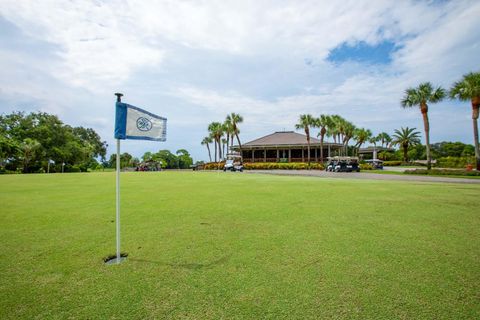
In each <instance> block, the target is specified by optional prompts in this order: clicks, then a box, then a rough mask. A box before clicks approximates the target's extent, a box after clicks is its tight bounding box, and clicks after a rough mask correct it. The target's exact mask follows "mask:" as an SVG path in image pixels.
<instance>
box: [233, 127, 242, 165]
mask: <svg viewBox="0 0 480 320" xmlns="http://www.w3.org/2000/svg"><path fill="white" fill-rule="evenodd" d="M235 137H237V141H238V149H239V151H240V159H242V161H243V155H242V143H241V142H240V138H239V137H238V133H237V132H235Z"/></svg>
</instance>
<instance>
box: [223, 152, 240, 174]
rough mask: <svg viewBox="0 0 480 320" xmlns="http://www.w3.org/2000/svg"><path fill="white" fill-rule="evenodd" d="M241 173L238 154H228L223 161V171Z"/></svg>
mask: <svg viewBox="0 0 480 320" xmlns="http://www.w3.org/2000/svg"><path fill="white" fill-rule="evenodd" d="M227 170H229V171H232V172H235V171H240V172H242V171H243V164H242V156H241V155H240V153H229V154H227V159H226V160H225V165H224V166H223V171H227Z"/></svg>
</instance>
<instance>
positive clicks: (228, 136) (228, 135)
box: [227, 131, 230, 154]
mask: <svg viewBox="0 0 480 320" xmlns="http://www.w3.org/2000/svg"><path fill="white" fill-rule="evenodd" d="M229 138H230V134H229V133H228V131H227V154H228V142H229V140H230V139H229Z"/></svg>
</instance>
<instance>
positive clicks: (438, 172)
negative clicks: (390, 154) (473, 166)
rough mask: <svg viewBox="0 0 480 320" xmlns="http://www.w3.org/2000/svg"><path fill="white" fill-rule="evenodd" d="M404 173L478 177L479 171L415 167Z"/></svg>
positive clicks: (479, 175)
mask: <svg viewBox="0 0 480 320" xmlns="http://www.w3.org/2000/svg"><path fill="white" fill-rule="evenodd" d="M405 173H406V174H423V175H434V176H471V177H480V172H479V171H467V170H449V169H431V170H427V169H416V170H406V171H405Z"/></svg>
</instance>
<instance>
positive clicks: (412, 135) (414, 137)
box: [392, 127, 420, 162]
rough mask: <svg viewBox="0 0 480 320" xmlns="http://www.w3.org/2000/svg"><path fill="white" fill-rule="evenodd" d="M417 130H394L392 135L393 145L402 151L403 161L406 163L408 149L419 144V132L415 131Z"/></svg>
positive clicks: (407, 128)
mask: <svg viewBox="0 0 480 320" xmlns="http://www.w3.org/2000/svg"><path fill="white" fill-rule="evenodd" d="M416 129H417V128H409V127H406V128H403V127H402V128H401V130H398V129H396V130H395V133H394V134H393V140H392V144H393V145H399V146H400V147H401V148H402V149H403V161H404V162H407V161H408V148H409V147H410V146H414V145H417V144H420V132H418V131H415V130H416Z"/></svg>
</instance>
